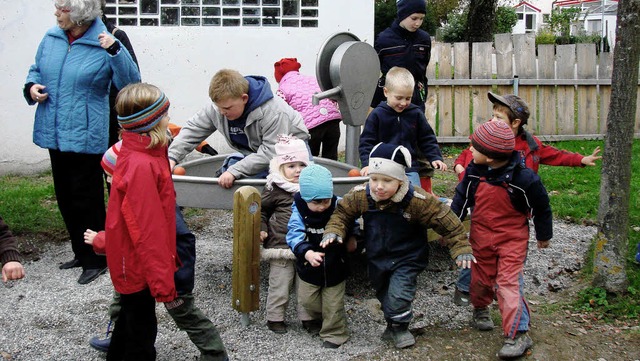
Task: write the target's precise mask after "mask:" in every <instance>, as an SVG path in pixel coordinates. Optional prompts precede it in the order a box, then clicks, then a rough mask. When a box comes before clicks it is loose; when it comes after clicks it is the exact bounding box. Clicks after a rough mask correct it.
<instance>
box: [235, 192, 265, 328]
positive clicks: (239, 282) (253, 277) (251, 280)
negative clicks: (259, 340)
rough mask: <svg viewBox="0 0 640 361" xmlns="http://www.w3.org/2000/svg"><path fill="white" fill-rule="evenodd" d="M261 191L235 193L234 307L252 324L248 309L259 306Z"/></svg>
mask: <svg viewBox="0 0 640 361" xmlns="http://www.w3.org/2000/svg"><path fill="white" fill-rule="evenodd" d="M259 237H260V193H259V192H258V190H257V189H256V188H254V187H251V186H244V187H240V188H238V190H236V191H235V193H234V194H233V272H232V290H233V292H232V293H233V299H232V305H231V306H232V307H233V308H234V309H235V310H236V311H238V312H241V313H242V319H241V322H242V324H243V325H245V326H248V325H249V312H251V311H256V310H257V309H258V308H259V307H260V297H259V296H260V287H259V286H260V242H259Z"/></svg>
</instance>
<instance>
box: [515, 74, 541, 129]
mask: <svg viewBox="0 0 640 361" xmlns="http://www.w3.org/2000/svg"><path fill="white" fill-rule="evenodd" d="M518 96H519V97H520V98H522V100H524V101H525V102H526V103H527V105H528V106H529V113H530V115H529V120H528V121H527V129H529V131H531V132H533V133H535V134H538V130H539V129H538V116H537V114H536V113H537V109H538V87H537V86H521V87H520V88H519V91H518Z"/></svg>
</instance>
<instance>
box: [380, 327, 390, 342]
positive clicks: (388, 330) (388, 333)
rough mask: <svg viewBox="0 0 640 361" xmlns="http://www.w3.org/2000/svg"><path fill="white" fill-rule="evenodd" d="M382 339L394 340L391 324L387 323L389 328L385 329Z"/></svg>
mask: <svg viewBox="0 0 640 361" xmlns="http://www.w3.org/2000/svg"><path fill="white" fill-rule="evenodd" d="M380 339H381V340H382V341H393V336H391V325H387V328H385V329H384V332H383V333H382V336H380Z"/></svg>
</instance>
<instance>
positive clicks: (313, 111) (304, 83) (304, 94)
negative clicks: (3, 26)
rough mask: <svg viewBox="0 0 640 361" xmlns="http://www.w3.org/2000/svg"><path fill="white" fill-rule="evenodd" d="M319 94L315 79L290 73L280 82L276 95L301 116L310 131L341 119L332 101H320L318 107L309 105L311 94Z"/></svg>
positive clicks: (298, 73)
mask: <svg viewBox="0 0 640 361" xmlns="http://www.w3.org/2000/svg"><path fill="white" fill-rule="evenodd" d="M319 92H320V86H318V82H317V81H316V78H314V77H312V76H308V75H303V74H300V72H298V71H290V72H288V73H286V74H285V75H284V76H283V77H282V79H281V80H280V87H279V88H278V91H277V94H278V96H280V97H281V98H282V99H284V100H285V101H286V102H287V103H288V104H289V105H290V106H291V107H292V108H293V109H295V110H297V111H298V112H299V113H300V115H302V119H304V125H306V126H307V129H312V128H315V127H317V126H318V125H320V124H322V123H324V122H328V121H329V120H334V119H342V116H341V115H340V111H339V110H338V107H337V106H336V103H335V102H334V101H332V100H329V99H322V100H321V101H320V104H319V105H313V104H312V103H311V97H312V96H313V94H314V93H319Z"/></svg>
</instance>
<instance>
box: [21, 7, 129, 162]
mask: <svg viewBox="0 0 640 361" xmlns="http://www.w3.org/2000/svg"><path fill="white" fill-rule="evenodd" d="M106 31H107V28H106V27H105V25H104V24H103V23H102V20H100V19H99V18H96V19H95V20H94V21H93V23H92V24H91V26H90V27H89V29H88V30H87V31H86V32H85V33H84V35H83V36H82V37H81V38H79V39H77V40H75V41H74V42H73V43H72V44H69V40H68V38H67V34H66V33H65V31H64V30H62V29H61V28H60V27H58V26H56V27H53V28H51V29H49V30H48V31H47V33H46V34H45V36H44V38H43V39H42V41H41V42H40V46H39V47H38V51H37V53H36V58H35V64H33V65H31V68H30V69H29V74H28V76H27V79H26V82H25V83H27V84H28V83H34V84H42V85H44V86H46V88H45V89H44V92H45V93H48V94H49V97H48V98H47V99H46V100H45V101H44V102H42V103H39V104H38V108H37V109H36V114H35V123H34V126H33V142H34V143H35V144H37V145H38V146H40V147H42V148H47V149H57V150H60V151H62V152H74V153H85V154H102V153H104V152H105V151H106V150H107V145H108V141H109V91H110V88H111V84H112V83H113V85H114V86H116V87H117V88H118V89H122V88H123V87H124V86H126V85H127V84H129V83H135V82H139V81H140V72H139V71H138V67H137V66H136V63H135V62H134V61H133V59H132V58H131V55H130V54H129V52H128V51H127V49H126V48H125V47H124V46H120V51H119V52H118V53H117V54H116V55H110V54H109V53H107V51H106V50H105V49H103V48H102V47H101V46H100V42H99V40H98V35H100V33H102V32H106ZM116 41H118V40H116ZM120 45H122V44H120ZM27 102H28V103H29V104H30V105H33V104H35V102H34V101H33V100H32V99H31V98H30V97H29V98H27Z"/></svg>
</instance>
